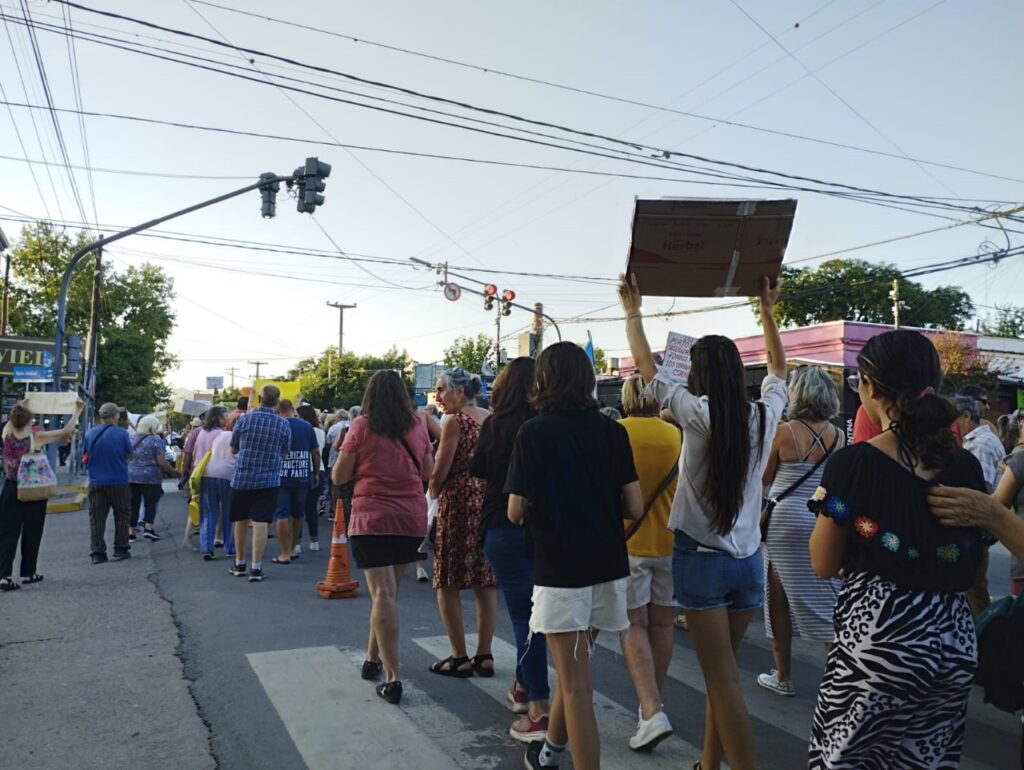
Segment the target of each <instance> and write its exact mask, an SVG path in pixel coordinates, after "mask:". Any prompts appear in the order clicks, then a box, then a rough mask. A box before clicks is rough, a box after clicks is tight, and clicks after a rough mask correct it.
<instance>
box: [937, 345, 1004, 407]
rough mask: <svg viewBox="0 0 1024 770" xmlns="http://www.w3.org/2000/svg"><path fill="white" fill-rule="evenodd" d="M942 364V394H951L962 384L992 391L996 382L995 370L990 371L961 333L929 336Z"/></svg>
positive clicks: (996, 373) (996, 374) (997, 378)
mask: <svg viewBox="0 0 1024 770" xmlns="http://www.w3.org/2000/svg"><path fill="white" fill-rule="evenodd" d="M932 344H933V345H934V346H935V350H936V351H938V353H939V364H940V365H941V367H942V389H941V390H942V393H943V394H944V395H950V396H951V395H953V394H954V393H956V392H957V391H958V390H960V388H962V387H963V386H964V385H980V386H981V387H983V388H985V390H992V389H994V388H995V387H997V386H998V384H999V372H996V371H990V370H989V366H988V362H987V361H986V360H985V359H984V358H982V357H981V356H979V355H978V351H977V350H976V349H975V347H974V345H973V343H972V342H971V341H970V340H968V339H966V338H965V337H964V336H963V335H962V334H956V333H955V332H945V333H943V334H938V335H936V336H934V337H932Z"/></svg>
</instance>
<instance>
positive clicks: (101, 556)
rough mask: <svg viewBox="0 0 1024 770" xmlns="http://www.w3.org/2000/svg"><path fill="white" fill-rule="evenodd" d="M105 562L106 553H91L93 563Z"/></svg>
mask: <svg viewBox="0 0 1024 770" xmlns="http://www.w3.org/2000/svg"><path fill="white" fill-rule="evenodd" d="M106 562H107V555H106V554H105V553H94V554H93V555H92V563H93V564H106Z"/></svg>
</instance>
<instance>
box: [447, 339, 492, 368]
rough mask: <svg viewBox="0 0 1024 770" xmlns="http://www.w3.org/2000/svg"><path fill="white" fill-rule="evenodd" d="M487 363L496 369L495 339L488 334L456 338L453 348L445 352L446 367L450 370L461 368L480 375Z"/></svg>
mask: <svg viewBox="0 0 1024 770" xmlns="http://www.w3.org/2000/svg"><path fill="white" fill-rule="evenodd" d="M485 362H486V363H487V364H488V365H489V366H490V367H491V368H492V369H496V364H495V358H494V339H493V338H492V337H488V336H487V335H486V334H478V335H477V336H476V337H464V336H463V337H456V338H455V342H453V343H452V345H451V347H448V348H445V351H444V365H445V367H446V368H449V369H451V368H453V367H456V366H461V367H462V368H463V369H465V370H466V371H467V372H469V373H470V374H479V373H480V370H481V369H483V366H484V363H485Z"/></svg>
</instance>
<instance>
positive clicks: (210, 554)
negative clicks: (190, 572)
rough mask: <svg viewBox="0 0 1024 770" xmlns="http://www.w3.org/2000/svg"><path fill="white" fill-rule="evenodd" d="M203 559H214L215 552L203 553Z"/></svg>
mask: <svg viewBox="0 0 1024 770" xmlns="http://www.w3.org/2000/svg"><path fill="white" fill-rule="evenodd" d="M203 561H213V554H212V553H204V554H203Z"/></svg>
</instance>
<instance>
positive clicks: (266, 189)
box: [260, 172, 281, 219]
mask: <svg viewBox="0 0 1024 770" xmlns="http://www.w3.org/2000/svg"><path fill="white" fill-rule="evenodd" d="M260 180H261V181H262V182H263V185H262V186H261V187H260V195H261V196H263V209H262V213H263V218H264V219H273V218H274V214H276V213H277V191H278V190H279V189H280V188H281V183H280V182H279V181H277V175H276V174H272V173H270V172H268V173H266V174H260Z"/></svg>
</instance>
